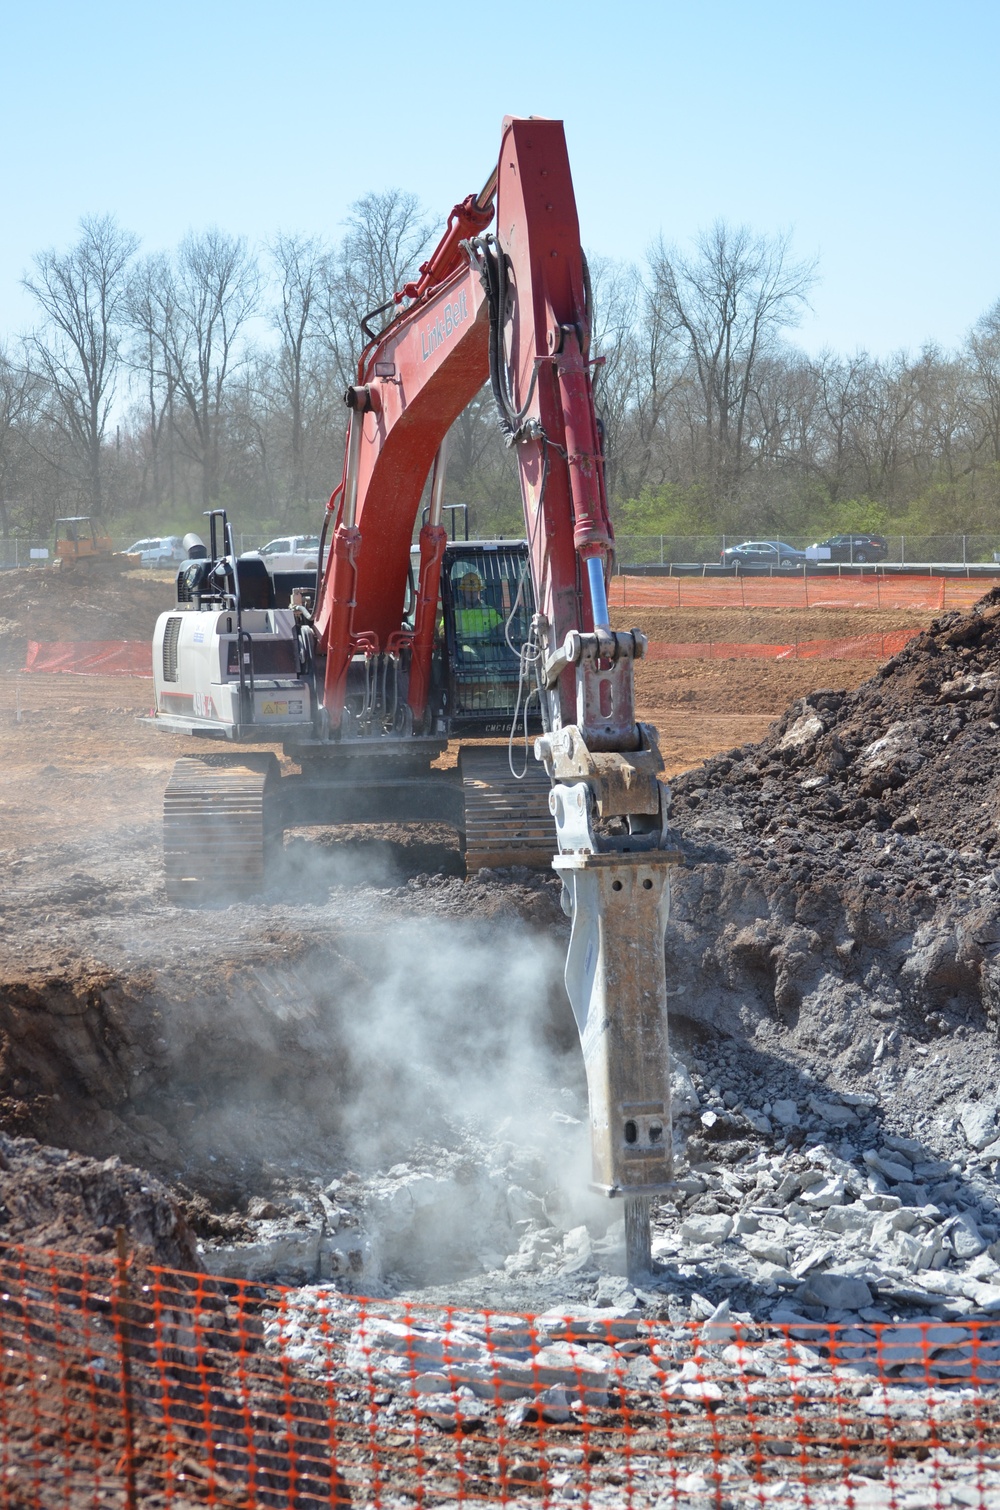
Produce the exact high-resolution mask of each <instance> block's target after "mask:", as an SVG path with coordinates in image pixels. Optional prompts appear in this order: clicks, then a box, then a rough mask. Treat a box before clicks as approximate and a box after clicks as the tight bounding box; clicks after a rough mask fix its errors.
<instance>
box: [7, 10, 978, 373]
mask: <svg viewBox="0 0 1000 1510" xmlns="http://www.w3.org/2000/svg"><path fill="white" fill-rule="evenodd" d="M0 37H2V42H0V126H2V132H0V140H2V141H3V143H4V148H3V173H2V178H0V183H2V185H3V189H2V198H0V223H2V225H3V234H2V236H0V339H2V337H3V336H4V335H9V334H11V333H12V332H13V331H15V330H17V329H19V328H25V327H26V326H27V325H28V324H29V323H30V321H31V319H32V318H33V313H32V308H31V305H30V302H29V300H28V298H27V296H26V295H25V294H24V293H23V292H22V291H21V290H20V288H19V279H20V277H21V275H22V273H23V272H24V271H25V269H26V268H27V267H28V265H29V263H30V259H31V255H32V253H33V252H34V251H36V250H38V249H39V248H42V247H46V246H56V247H59V248H64V247H66V246H68V245H69V244H70V243H71V242H72V240H73V237H74V232H75V227H76V223H77V221H78V220H79V218H80V216H81V215H84V214H88V213H97V214H100V213H104V212H106V211H110V212H112V213H114V214H115V215H117V216H118V218H119V220H120V221H121V222H122V223H123V224H124V225H127V226H129V227H130V228H132V229H133V230H135V231H136V232H137V233H138V234H139V235H140V236H141V237H142V241H143V245H144V248H145V249H147V250H158V249H161V248H169V247H172V246H173V245H175V244H176V242H177V241H178V240H179V239H180V238H181V236H182V235H183V234H184V233H185V232H186V231H188V230H189V229H192V228H193V229H200V228H202V227H204V226H207V225H210V224H217V225H219V226H221V227H223V228H224V229H226V230H229V231H234V232H240V233H243V234H245V235H247V236H248V237H250V238H251V240H254V241H262V240H264V239H265V238H267V237H268V236H270V235H272V234H273V233H274V232H275V231H276V230H278V229H282V230H286V231H292V230H296V231H305V232H309V233H320V234H324V235H326V236H329V237H336V236H337V235H338V234H340V231H341V228H342V222H343V219H344V217H345V214H346V212H347V209H348V206H349V205H350V203H351V201H352V200H353V199H355V198H357V197H358V196H359V195H361V194H363V193H365V192H366V191H368V190H370V189H376V190H377V189H382V188H386V187H389V186H392V185H399V186H400V187H403V188H406V189H411V190H413V191H414V192H415V193H416V194H417V195H418V196H419V197H420V199H421V200H422V202H423V203H424V204H425V206H427V207H428V208H429V209H431V210H433V211H435V212H436V213H439V214H440V215H441V216H442V218H443V217H444V215H445V214H446V212H447V210H448V208H449V207H450V206H451V204H452V203H454V201H455V200H456V199H459V198H461V197H463V196H464V195H465V194H467V193H468V192H469V191H470V190H472V189H478V188H479V186H480V185H481V183H482V182H483V180H484V179H485V177H486V175H487V173H488V171H489V168H490V165H491V160H493V159H495V157H496V152H497V148H498V143H499V125H500V120H501V118H502V116H503V115H504V114H515V115H517V114H524V115H527V114H538V115H548V116H558V117H562V118H563V119H564V120H565V122H566V129H567V137H568V141H569V149H570V159H571V162H572V164H573V172H574V179H575V183H576V190H577V199H578V204H579V209H580V219H581V226H582V231H583V238H584V242H585V244H586V246H587V247H588V250H591V251H593V252H597V253H602V254H604V255H607V256H612V257H619V258H634V259H641V257H642V254H643V252H644V251H645V249H646V247H647V246H648V245H649V243H650V241H651V240H652V239H653V238H654V237H655V236H657V235H659V234H660V233H661V232H662V233H663V235H664V237H665V238H666V239H667V240H668V241H671V242H677V243H679V244H680V245H682V246H683V245H685V244H687V243H689V242H690V240H691V238H692V237H693V236H694V235H695V234H696V233H697V231H698V230H699V229H700V228H703V227H706V226H708V225H710V224H711V222H712V221H713V220H715V219H716V218H717V217H722V218H724V219H727V220H729V221H731V222H745V223H747V224H749V225H750V226H752V227H753V228H754V229H755V230H758V231H762V232H768V233H770V232H775V231H779V230H790V231H791V233H792V236H793V247H794V250H795V251H796V253H797V254H798V255H799V256H801V257H812V256H818V258H819V272H820V275H821V282H820V283H819V284H818V286H817V288H816V289H815V291H814V294H813V300H812V302H813V313H812V314H810V315H807V317H806V319H805V320H804V322H803V324H802V326H801V328H800V330H799V332H798V333H797V336H796V339H797V340H798V342H799V343H800V344H801V345H802V346H804V347H805V348H806V349H807V350H809V351H813V352H814V351H817V350H819V349H820V348H822V347H823V346H828V347H831V348H833V349H834V350H838V351H843V352H851V351H854V350H856V349H858V348H861V347H864V348H867V349H868V350H870V351H873V352H876V353H888V352H891V351H894V350H896V349H899V348H906V349H909V350H911V351H916V350H917V349H919V347H920V346H921V344H922V343H923V342H924V341H927V340H933V341H936V342H938V343H939V344H940V345H942V346H944V347H946V348H947V347H951V346H954V345H956V344H957V343H958V342H959V341H960V340H961V339H962V337H963V335H964V334H965V332H966V330H967V329H968V327H969V326H970V325H971V324H972V322H973V321H974V320H975V319H976V317H977V316H978V315H979V314H981V313H982V312H983V310H985V309H986V308H987V307H988V306H990V305H992V304H993V303H994V302H995V301H996V300H997V299H1000V256H998V248H1000V193H998V189H1000V184H998V166H1000V165H998V156H1000V131H998V124H1000V121H998V115H1000V110H998V104H997V100H998V91H997V82H996V75H997V61H998V58H1000V0H992V3H987V0H950V3H948V4H945V3H943V0H942V3H926V0H908V3H901V0H870V3H867V4H861V3H858V0H839V3H834V0H798V3H797V4H792V3H786V0H772V3H760V0H757V3H754V0H740V3H731V0H662V3H660V4H655V3H651V0H633V3H632V4H629V5H623V4H617V5H615V4H613V3H604V4H594V3H591V0H581V3H578V4H568V3H563V0H547V3H546V0H534V3H529V0H505V4H503V5H488V4H481V5H470V4H469V3H468V0H462V3H456V0H439V3H437V4H436V5H435V6H433V7H430V8H428V7H424V6H418V5H403V4H400V3H399V0H380V3H377V4H374V3H372V4H365V3H363V0H362V3H360V4H358V3H354V4H350V5H349V4H345V3H341V0H284V3H282V4H281V5H280V6H279V5H277V4H268V5H264V4H259V3H255V0H243V3H240V4H237V3H233V0H202V3H201V4H195V3H191V0H173V3H172V4H168V5H152V4H149V3H148V0H128V3H118V0H74V3H67V0H32V3H30V4H29V3H28V0H17V3H13V0H0Z"/></svg>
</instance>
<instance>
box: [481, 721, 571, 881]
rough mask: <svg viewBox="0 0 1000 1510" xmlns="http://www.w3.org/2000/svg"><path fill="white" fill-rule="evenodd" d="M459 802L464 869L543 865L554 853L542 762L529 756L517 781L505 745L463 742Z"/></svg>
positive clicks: (546, 865)
mask: <svg viewBox="0 0 1000 1510" xmlns="http://www.w3.org/2000/svg"><path fill="white" fill-rule="evenodd" d="M460 766H461V772H462V795H463V799H464V802H465V868H466V870H467V871H469V872H471V871H474V870H482V869H484V867H486V866H489V867H491V868H494V869H501V868H504V867H507V866H511V865H524V866H526V867H527V868H528V869H529V870H548V869H549V867H550V866H551V864H552V856H553V855H554V854H555V852H556V829H555V823H554V821H553V818H552V814H551V813H550V812H549V792H550V790H551V785H550V782H549V778H548V776H547V774H546V772H545V767H544V766H543V765H541V764H540V763H539V762H537V761H535V760H533V759H530V760H529V762H528V769H527V771H526V772H525V775H524V777H523V778H522V779H521V780H520V781H519V780H518V779H517V777H516V776H514V775H513V774H512V773H511V769H510V765H509V762H508V759H507V750H506V748H500V747H496V746H472V745H469V746H465V747H464V748H463V749H462V751H461V755H460Z"/></svg>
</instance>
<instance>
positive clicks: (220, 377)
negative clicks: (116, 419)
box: [146, 230, 261, 508]
mask: <svg viewBox="0 0 1000 1510" xmlns="http://www.w3.org/2000/svg"><path fill="white" fill-rule="evenodd" d="M260 281H261V280H260V272H259V269H258V267H257V262H256V259H255V258H254V256H253V255H252V253H251V252H250V251H249V250H248V248H247V244H246V241H245V239H244V238H243V237H239V236H228V235H226V233H225V232H223V231H219V230H210V231H205V232H203V233H202V234H201V235H198V236H194V235H192V236H188V237H186V238H185V240H184V241H182V242H181V245H180V248H179V251H178V254H177V261H176V267H175V269H170V268H169V267H167V266H164V267H163V268H162V269H161V270H160V275H159V276H158V277H157V278H156V279H155V280H154V281H153V282H151V283H150V284H149V285H148V292H149V295H150V298H151V300H152V304H151V306H150V310H149V314H150V319H149V322H148V324H147V326H146V334H147V335H148V334H149V332H150V331H155V341H156V343H157V344H158V345H159V348H160V355H161V365H160V376H161V379H162V381H163V382H164V383H169V384H170V393H171V395H174V394H175V395H176V407H177V409H178V410H180V411H181V412H180V413H175V415H174V421H173V430H174V433H175V435H176V437H177V438H178V440H179V442H180V444H181V445H182V446H183V448H184V449H185V451H186V452H187V454H188V455H189V456H190V457H191V458H192V459H193V460H194V461H195V462H196V463H197V466H198V468H199V470H200V473H201V495H202V503H203V505H204V507H206V508H208V507H210V506H211V505H212V504H213V503H215V502H217V501H218V498H219V488H220V481H221V457H222V430H223V426H224V422H225V399H226V393H227V385H228V383H229V380H230V379H231V377H232V376H233V373H234V371H235V370H236V369H237V368H238V367H239V364H240V361H241V359H242V356H243V352H244V347H243V331H244V327H245V326H246V323H247V321H248V320H249V319H250V318H251V316H252V315H253V314H255V313H256V310H257V307H258V302H259V297H260ZM154 314H155V320H154V319H153V315H154Z"/></svg>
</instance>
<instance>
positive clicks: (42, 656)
mask: <svg viewBox="0 0 1000 1510" xmlns="http://www.w3.org/2000/svg"><path fill="white" fill-rule="evenodd" d="M24 669H25V671H68V672H71V673H72V674H73V675H75V676H150V677H151V676H152V675H153V651H152V646H151V645H150V644H149V643H148V642H147V641H145V640H29V641H28V653H27V656H26V658H25V662H24Z"/></svg>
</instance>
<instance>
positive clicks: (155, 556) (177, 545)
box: [125, 535, 187, 566]
mask: <svg viewBox="0 0 1000 1510" xmlns="http://www.w3.org/2000/svg"><path fill="white" fill-rule="evenodd" d="M125 554H126V555H127V556H141V557H142V564H143V566H176V565H177V563H178V562H179V561H186V560H187V551H186V550H185V549H184V542H183V541H182V539H181V537H180V535H157V536H154V537H153V539H151V540H137V541H136V542H135V544H134V545H130V546H129V548H128V550H127V551H126V552H125Z"/></svg>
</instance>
